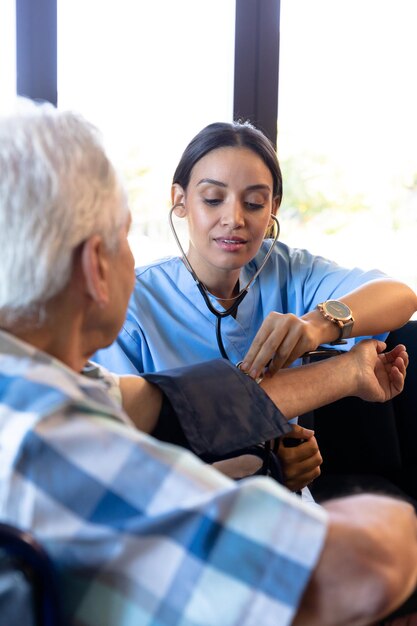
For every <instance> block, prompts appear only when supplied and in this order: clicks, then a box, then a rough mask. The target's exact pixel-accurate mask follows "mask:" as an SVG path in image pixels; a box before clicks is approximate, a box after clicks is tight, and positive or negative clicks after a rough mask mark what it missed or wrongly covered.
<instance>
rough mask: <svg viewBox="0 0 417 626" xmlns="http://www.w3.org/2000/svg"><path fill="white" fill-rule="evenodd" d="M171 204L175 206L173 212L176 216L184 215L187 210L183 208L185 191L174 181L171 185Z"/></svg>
mask: <svg viewBox="0 0 417 626" xmlns="http://www.w3.org/2000/svg"><path fill="white" fill-rule="evenodd" d="M171 201H172V206H175V209H174V213H175V215H176V216H177V217H185V216H186V215H187V210H186V208H185V204H184V202H185V192H184V189H183V188H182V187H181V185H179V184H178V183H174V184H173V185H172V187H171Z"/></svg>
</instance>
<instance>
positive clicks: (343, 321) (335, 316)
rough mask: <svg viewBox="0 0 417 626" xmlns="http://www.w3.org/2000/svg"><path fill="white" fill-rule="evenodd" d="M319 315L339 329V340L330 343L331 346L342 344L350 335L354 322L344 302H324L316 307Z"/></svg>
mask: <svg viewBox="0 0 417 626" xmlns="http://www.w3.org/2000/svg"><path fill="white" fill-rule="evenodd" d="M317 308H318V310H319V311H320V313H321V314H322V315H323V316H324V317H325V318H326V320H329V322H333V324H337V326H338V327H339V338H338V339H337V340H336V341H332V342H331V345H337V344H338V343H341V342H342V343H344V341H343V340H344V339H347V338H348V337H350V336H351V334H352V328H353V324H354V322H355V320H354V318H353V315H352V311H351V310H350V308H349V307H348V305H347V304H345V303H344V302H340V300H326V302H321V303H320V304H318V305H317Z"/></svg>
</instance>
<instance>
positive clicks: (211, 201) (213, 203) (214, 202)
mask: <svg viewBox="0 0 417 626" xmlns="http://www.w3.org/2000/svg"><path fill="white" fill-rule="evenodd" d="M203 201H204V203H205V204H208V205H209V206H217V205H218V204H220V203H221V202H222V198H204V199H203Z"/></svg>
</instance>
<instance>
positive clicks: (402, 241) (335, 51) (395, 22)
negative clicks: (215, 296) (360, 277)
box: [278, 0, 417, 290]
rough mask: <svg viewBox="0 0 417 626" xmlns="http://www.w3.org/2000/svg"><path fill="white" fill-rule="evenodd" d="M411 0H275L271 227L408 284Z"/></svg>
mask: <svg viewBox="0 0 417 626" xmlns="http://www.w3.org/2000/svg"><path fill="white" fill-rule="evenodd" d="M416 20H417V6H416V4H415V2H414V1H413V0H396V2H395V3H394V4H393V3H392V2H388V1H386V0H367V1H366V2H363V0H349V2H347V1H344V2H334V1H333V0H314V2H312V1H311V0H282V2H281V54H280V78H279V109H278V111H279V113H278V152H279V157H280V161H281V164H282V167H283V174H284V202H283V208H282V214H281V217H282V233H283V238H284V239H285V241H286V242H287V243H289V244H290V245H293V246H298V247H306V248H308V249H310V250H311V251H313V252H315V253H319V254H322V255H323V256H327V257H329V258H333V259H335V260H337V261H339V262H340V263H342V264H344V265H348V266H352V265H358V266H362V267H364V268H370V267H379V268H380V269H382V270H384V271H386V272H388V273H389V274H391V275H392V276H394V277H396V278H398V279H401V280H404V281H405V282H406V283H408V284H409V285H410V286H411V287H413V288H414V289H415V290H417V263H416V255H415V247H416V242H417V117H416V114H415V112H416V110H417V92H416V90H415V87H414V82H415V81H414V78H413V77H414V74H415V68H414V65H415V59H416V57H417V39H416V37H415V24H416Z"/></svg>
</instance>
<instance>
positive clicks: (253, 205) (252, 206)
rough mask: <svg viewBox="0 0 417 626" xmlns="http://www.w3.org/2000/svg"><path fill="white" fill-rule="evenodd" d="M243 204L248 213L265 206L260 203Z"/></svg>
mask: <svg viewBox="0 0 417 626" xmlns="http://www.w3.org/2000/svg"><path fill="white" fill-rule="evenodd" d="M245 204H246V206H247V208H248V209H249V210H250V211H258V210H259V209H263V208H264V206H265V204H262V203H260V202H245Z"/></svg>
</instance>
